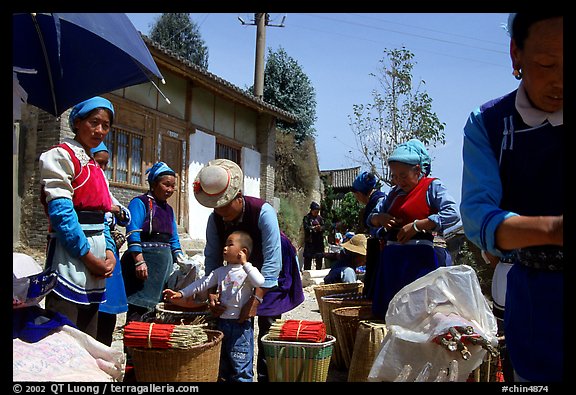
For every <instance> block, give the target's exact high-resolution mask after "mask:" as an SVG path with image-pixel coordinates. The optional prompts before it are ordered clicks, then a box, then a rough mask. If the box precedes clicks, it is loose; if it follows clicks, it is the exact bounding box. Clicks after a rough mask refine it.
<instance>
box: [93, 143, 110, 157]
mask: <svg viewBox="0 0 576 395" xmlns="http://www.w3.org/2000/svg"><path fill="white" fill-rule="evenodd" d="M100 151H106V152H108V153H110V151H108V147H106V144H104V141H102V142H101V143H100V144H98V146H97V147H94V148H92V149H91V150H90V152H91V153H92V155H94V154H95V153H97V152H100Z"/></svg>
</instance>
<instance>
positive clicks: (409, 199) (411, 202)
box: [388, 177, 435, 224]
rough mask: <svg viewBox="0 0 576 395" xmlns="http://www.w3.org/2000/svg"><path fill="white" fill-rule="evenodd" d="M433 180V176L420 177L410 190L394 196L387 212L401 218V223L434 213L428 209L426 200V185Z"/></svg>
mask: <svg viewBox="0 0 576 395" xmlns="http://www.w3.org/2000/svg"><path fill="white" fill-rule="evenodd" d="M434 180H435V178H432V177H422V178H421V179H420V181H419V182H418V184H417V185H416V186H415V187H414V188H413V189H412V190H411V191H410V192H408V193H407V194H406V195H400V196H396V197H395V198H394V201H393V202H392V205H391V206H390V209H389V210H388V213H389V214H391V215H393V216H394V217H397V218H402V220H403V222H402V224H408V223H410V222H413V221H414V220H417V219H423V218H427V217H428V216H429V215H430V214H434V213H435V212H434V211H432V210H431V209H430V206H429V205H428V203H427V201H426V194H427V193H428V187H429V186H430V184H431V183H432V181H434Z"/></svg>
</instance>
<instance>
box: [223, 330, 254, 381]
mask: <svg viewBox="0 0 576 395" xmlns="http://www.w3.org/2000/svg"><path fill="white" fill-rule="evenodd" d="M218 330H220V331H222V333H224V339H223V340H222V349H221V354H220V378H221V379H223V380H224V381H229V382H252V381H253V378H254V370H253V366H252V364H253V362H254V328H253V326H252V319H250V320H246V321H244V322H242V323H239V322H238V321H237V320H235V319H233V320H225V319H219V320H218Z"/></svg>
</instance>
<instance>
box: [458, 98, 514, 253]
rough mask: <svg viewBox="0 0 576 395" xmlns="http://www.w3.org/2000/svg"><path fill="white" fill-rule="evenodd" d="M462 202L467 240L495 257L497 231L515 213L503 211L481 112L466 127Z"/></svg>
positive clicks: (500, 189) (472, 117) (461, 207)
mask: <svg viewBox="0 0 576 395" xmlns="http://www.w3.org/2000/svg"><path fill="white" fill-rule="evenodd" d="M462 158H463V171H462V201H461V203H460V214H461V215H462V224H463V226H464V233H465V234H466V237H468V239H470V241H472V242H473V243H474V244H476V245H477V246H478V247H479V248H480V249H482V250H485V251H488V252H490V253H491V254H493V255H496V256H503V255H504V254H503V252H502V251H500V250H498V249H497V248H496V243H495V234H496V229H497V228H498V226H499V225H500V223H502V221H504V220H505V219H506V218H509V217H511V216H514V215H517V214H516V213H513V212H510V211H506V210H502V209H501V208H500V207H499V205H500V201H501V199H502V184H501V180H500V171H499V166H498V160H497V158H496V156H495V155H494V152H493V150H492V148H491V146H490V143H489V140H488V134H487V132H486V128H485V127H484V123H483V121H482V115H481V113H480V110H479V109H477V110H476V111H475V112H473V113H472V114H471V115H470V117H469V119H468V121H467V123H466V125H465V126H464V144H463V149H462Z"/></svg>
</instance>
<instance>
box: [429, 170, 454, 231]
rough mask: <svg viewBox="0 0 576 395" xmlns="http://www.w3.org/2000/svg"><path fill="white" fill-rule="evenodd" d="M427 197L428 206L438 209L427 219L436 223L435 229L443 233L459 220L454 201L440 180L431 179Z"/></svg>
mask: <svg viewBox="0 0 576 395" xmlns="http://www.w3.org/2000/svg"><path fill="white" fill-rule="evenodd" d="M427 199H428V204H429V205H430V207H433V208H434V209H436V210H437V211H438V213H437V214H432V215H429V216H428V219H430V220H431V221H433V222H434V223H435V224H436V228H434V230H435V231H437V232H439V233H444V231H445V230H446V229H448V228H449V227H451V226H453V225H456V224H457V223H458V222H459V221H460V215H458V211H457V210H456V201H455V200H454V198H453V197H452V196H451V195H450V194H449V193H448V189H446V186H445V185H444V184H443V183H442V182H441V181H440V180H438V179H436V180H434V181H432V183H431V184H430V187H429V188H428V194H427Z"/></svg>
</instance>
